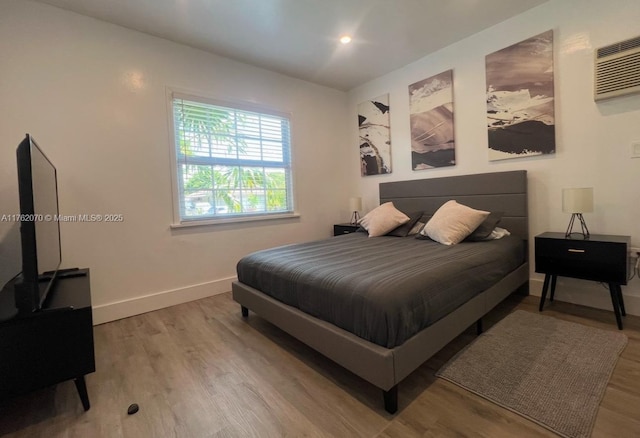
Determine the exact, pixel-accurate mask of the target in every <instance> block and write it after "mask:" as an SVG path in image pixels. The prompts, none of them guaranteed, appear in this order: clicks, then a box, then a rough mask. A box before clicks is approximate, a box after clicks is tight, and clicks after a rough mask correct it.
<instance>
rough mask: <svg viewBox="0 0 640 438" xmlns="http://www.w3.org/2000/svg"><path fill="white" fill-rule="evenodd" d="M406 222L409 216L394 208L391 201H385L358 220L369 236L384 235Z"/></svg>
mask: <svg viewBox="0 0 640 438" xmlns="http://www.w3.org/2000/svg"><path fill="white" fill-rule="evenodd" d="M407 222H409V216H407V215H406V214H404V213H403V212H401V211H400V210H398V209H397V208H395V207H394V206H393V202H385V203H384V204H382V205H381V206H379V207H376V208H374V209H373V210H371V211H370V212H369V213H367V214H366V215H365V216H364V217H363V218H362V219H360V220H359V221H358V223H359V224H360V225H362V228H364V229H365V230H367V231H368V232H369V237H377V236H384V235H385V234H387V233H388V232H389V231H391V230H393V229H395V228H397V227H399V226H400V225H402V224H406V223H407Z"/></svg>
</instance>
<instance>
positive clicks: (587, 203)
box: [562, 187, 593, 213]
mask: <svg viewBox="0 0 640 438" xmlns="http://www.w3.org/2000/svg"><path fill="white" fill-rule="evenodd" d="M562 211H563V212H565V213H591V212H592V211H593V187H586V188H580V189H562Z"/></svg>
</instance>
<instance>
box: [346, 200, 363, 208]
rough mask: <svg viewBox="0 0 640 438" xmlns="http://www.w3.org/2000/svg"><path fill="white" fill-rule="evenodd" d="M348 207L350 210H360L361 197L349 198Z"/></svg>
mask: <svg viewBox="0 0 640 438" xmlns="http://www.w3.org/2000/svg"><path fill="white" fill-rule="evenodd" d="M349 209H350V210H351V211H360V210H362V198H350V199H349Z"/></svg>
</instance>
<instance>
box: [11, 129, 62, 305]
mask: <svg viewBox="0 0 640 438" xmlns="http://www.w3.org/2000/svg"><path fill="white" fill-rule="evenodd" d="M16 154H17V159H18V191H19V195H20V237H21V239H20V240H21V248H22V284H21V285H20V287H18V288H16V305H17V306H18V308H19V310H20V311H33V310H38V309H40V307H41V305H42V303H43V302H44V300H45V298H46V296H47V293H48V292H49V289H50V288H51V286H52V284H53V281H54V280H55V273H56V271H57V270H58V268H59V267H60V262H61V250H60V228H59V222H58V220H57V217H58V187H57V173H56V168H55V166H54V165H53V164H52V163H51V161H49V159H48V158H47V156H46V155H45V154H44V152H42V150H41V149H40V148H39V147H38V145H37V144H36V142H35V141H34V140H33V138H32V137H31V136H30V135H29V134H27V136H26V137H25V139H24V140H23V141H22V142H21V143H20V145H19V146H18V149H17V151H16Z"/></svg>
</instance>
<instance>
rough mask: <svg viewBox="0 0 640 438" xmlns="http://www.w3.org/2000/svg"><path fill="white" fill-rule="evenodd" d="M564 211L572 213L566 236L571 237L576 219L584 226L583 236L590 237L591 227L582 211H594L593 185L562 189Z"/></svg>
mask: <svg viewBox="0 0 640 438" xmlns="http://www.w3.org/2000/svg"><path fill="white" fill-rule="evenodd" d="M562 211H563V212H565V213H571V219H570V220H569V226H568V227H567V232H566V233H565V237H566V238H568V239H570V238H571V234H572V231H573V224H574V222H575V220H576V219H578V220H579V221H580V226H581V227H582V236H583V238H584V239H588V238H589V229H588V228H587V224H586V223H585V222H584V218H583V217H582V213H591V212H592V211H593V187H586V188H579V189H562Z"/></svg>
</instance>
